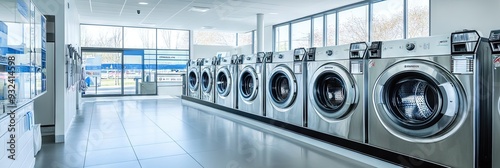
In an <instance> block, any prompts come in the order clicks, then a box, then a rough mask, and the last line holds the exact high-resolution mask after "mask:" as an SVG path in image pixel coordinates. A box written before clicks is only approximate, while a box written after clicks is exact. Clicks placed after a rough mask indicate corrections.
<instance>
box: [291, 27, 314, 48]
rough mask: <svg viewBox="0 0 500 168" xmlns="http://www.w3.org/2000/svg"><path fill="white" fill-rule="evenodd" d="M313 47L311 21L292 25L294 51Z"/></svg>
mask: <svg viewBox="0 0 500 168" xmlns="http://www.w3.org/2000/svg"><path fill="white" fill-rule="evenodd" d="M309 47H311V20H306V21H302V22H298V23H293V24H292V48H291V49H292V50H293V49H296V48H309Z"/></svg>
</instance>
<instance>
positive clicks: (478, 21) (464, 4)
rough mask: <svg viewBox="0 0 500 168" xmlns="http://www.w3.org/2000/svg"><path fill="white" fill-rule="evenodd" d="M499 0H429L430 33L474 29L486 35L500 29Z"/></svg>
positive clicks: (436, 33)
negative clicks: (499, 18) (499, 17)
mask: <svg viewBox="0 0 500 168" xmlns="http://www.w3.org/2000/svg"><path fill="white" fill-rule="evenodd" d="M499 7H500V0H474V1H472V0H431V9H430V10H431V35H440V34H449V33H451V32H454V31H456V30H462V29H474V30H479V31H480V32H482V34H483V36H488V35H489V32H490V31H491V30H496V29H500V22H499V21H498V16H500V10H499Z"/></svg>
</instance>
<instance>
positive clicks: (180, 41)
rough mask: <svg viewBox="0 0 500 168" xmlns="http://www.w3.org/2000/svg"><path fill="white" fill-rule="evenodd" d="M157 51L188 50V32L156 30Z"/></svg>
mask: <svg viewBox="0 0 500 168" xmlns="http://www.w3.org/2000/svg"><path fill="white" fill-rule="evenodd" d="M158 48H159V49H183V50H187V49H189V31H185V30H166V29H158Z"/></svg>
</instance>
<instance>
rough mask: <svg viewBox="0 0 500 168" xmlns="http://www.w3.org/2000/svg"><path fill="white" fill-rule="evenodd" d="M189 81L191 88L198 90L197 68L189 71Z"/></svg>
mask: <svg viewBox="0 0 500 168" xmlns="http://www.w3.org/2000/svg"><path fill="white" fill-rule="evenodd" d="M188 82H189V89H190V90H191V91H197V90H198V73H197V72H196V69H195V68H193V69H191V71H189V75H188Z"/></svg>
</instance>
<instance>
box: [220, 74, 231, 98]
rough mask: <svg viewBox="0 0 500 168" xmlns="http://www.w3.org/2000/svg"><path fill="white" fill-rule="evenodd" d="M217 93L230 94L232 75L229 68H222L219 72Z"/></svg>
mask: <svg viewBox="0 0 500 168" xmlns="http://www.w3.org/2000/svg"><path fill="white" fill-rule="evenodd" d="M216 79H217V93H219V94H220V95H221V96H224V97H226V96H228V95H229V92H230V91H231V89H230V84H231V76H230V74H229V70H228V69H227V68H222V69H220V70H219V71H218V72H217V77H216Z"/></svg>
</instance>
